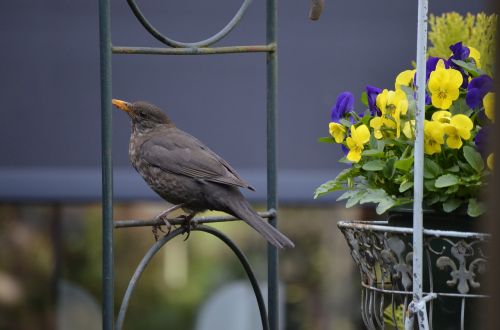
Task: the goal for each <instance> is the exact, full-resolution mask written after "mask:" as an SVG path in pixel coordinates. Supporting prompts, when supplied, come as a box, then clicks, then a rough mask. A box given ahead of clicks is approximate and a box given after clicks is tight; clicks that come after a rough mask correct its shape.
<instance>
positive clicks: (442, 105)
mask: <svg viewBox="0 0 500 330" xmlns="http://www.w3.org/2000/svg"><path fill="white" fill-rule="evenodd" d="M462 81H463V78H462V75H461V74H460V72H459V71H457V70H455V69H446V66H445V64H444V61H443V60H439V61H438V63H437V65H436V70H434V71H432V72H431V74H430V76H429V83H428V87H429V91H430V92H431V100H432V105H433V106H434V107H436V108H438V109H443V110H447V109H449V108H450V106H451V104H452V103H453V101H455V100H456V99H458V96H459V95H460V93H459V88H460V85H462Z"/></svg>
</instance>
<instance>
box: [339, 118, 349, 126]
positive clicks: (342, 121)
mask: <svg viewBox="0 0 500 330" xmlns="http://www.w3.org/2000/svg"><path fill="white" fill-rule="evenodd" d="M340 123H341V124H342V125H344V126H345V127H351V125H352V123H351V122H350V121H349V120H347V119H344V118H342V119H341V120H340Z"/></svg>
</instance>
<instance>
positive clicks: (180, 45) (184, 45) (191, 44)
mask: <svg viewBox="0 0 500 330" xmlns="http://www.w3.org/2000/svg"><path fill="white" fill-rule="evenodd" d="M251 2H252V0H244V1H243V3H242V4H241V7H240V9H238V11H237V12H236V14H235V15H234V17H233V18H232V19H231V20H230V21H229V23H227V25H226V26H225V27H224V28H223V29H222V30H220V31H219V32H217V33H216V34H214V35H213V36H211V37H210V38H208V39H205V40H201V41H198V42H181V41H176V40H174V39H171V38H168V37H166V36H164V35H163V34H162V33H161V32H160V31H158V30H157V29H156V28H155V27H154V26H153V25H151V23H150V22H149V21H148V20H147V19H146V17H144V15H143V14H142V12H141V10H140V9H139V6H137V4H136V3H135V0H127V3H128V5H129V6H130V9H131V10H132V12H133V13H134V15H135V17H136V18H137V19H138V20H139V22H140V23H141V24H142V26H144V28H145V29H146V30H148V32H149V33H150V34H151V35H152V36H153V37H155V38H156V39H157V40H158V41H160V42H161V43H164V44H165V45H167V46H170V47H175V48H199V47H207V46H210V45H212V44H214V43H216V42H217V41H219V40H221V39H222V38H224V37H225V36H226V35H227V34H228V33H229V32H231V30H233V28H234V27H235V26H236V24H238V23H239V21H240V20H241V18H242V17H243V15H244V14H245V12H246V10H247V8H248V6H250V3H251Z"/></svg>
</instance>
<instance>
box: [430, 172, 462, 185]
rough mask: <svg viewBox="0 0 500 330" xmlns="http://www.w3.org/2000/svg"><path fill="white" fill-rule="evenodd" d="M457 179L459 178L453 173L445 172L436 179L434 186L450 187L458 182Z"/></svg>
mask: <svg viewBox="0 0 500 330" xmlns="http://www.w3.org/2000/svg"><path fill="white" fill-rule="evenodd" d="M458 181H459V178H458V176H456V175H455V174H445V175H441V176H440V177H439V178H437V179H436V183H435V184H434V186H435V187H436V188H444V187H450V186H453V185H456V184H458Z"/></svg>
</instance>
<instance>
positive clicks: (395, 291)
mask: <svg viewBox="0 0 500 330" xmlns="http://www.w3.org/2000/svg"><path fill="white" fill-rule="evenodd" d="M338 226H339V228H340V230H341V231H342V233H343V234H344V236H345V238H346V241H347V243H348V245H349V247H350V250H351V256H352V258H353V259H354V262H355V263H356V265H357V266H358V268H359V271H360V274H361V286H362V291H361V313H362V319H363V322H364V323H365V325H366V327H367V328H368V329H384V328H386V327H387V322H389V323H390V324H391V326H393V327H394V328H396V329H402V328H404V327H403V326H402V324H404V320H405V317H406V311H407V310H408V305H409V303H410V302H411V297H412V290H413V283H412V271H413V267H412V262H413V247H412V236H411V235H412V228H404V227H392V226H389V225H388V224H387V222H385V221H375V222H363V221H351V222H348V221H342V222H340V223H339V225H338ZM488 242H489V235H487V234H482V233H468V232H453V231H450V232H448V231H437V230H424V259H425V262H426V265H427V267H426V269H425V275H424V279H425V282H424V283H423V284H424V290H425V291H427V292H426V293H427V294H428V293H435V294H437V296H438V299H437V300H436V301H432V302H430V303H429V309H428V314H429V320H430V322H431V325H432V323H433V321H434V323H436V322H437V323H439V322H440V321H439V317H441V318H444V317H448V316H447V315H445V314H444V312H443V311H442V309H439V308H443V306H444V309H447V308H448V307H449V306H454V307H453V308H455V307H456V308H457V310H458V313H459V314H460V315H459V317H457V318H456V321H457V322H458V323H459V324H458V325H456V326H455V327H454V328H457V329H465V324H466V321H467V318H466V311H467V306H469V305H471V304H473V301H477V299H478V298H487V295H486V294H485V292H483V291H481V289H482V288H481V275H483V274H484V273H485V272H486V270H487V265H488V258H487V256H486V255H485V254H484V252H483V251H484V250H485V247H486V245H487V244H488ZM440 304H441V305H440ZM448 309H449V308H448ZM443 315H444V316H443ZM398 318H401V319H400V320H399V321H398ZM453 320H455V319H453ZM439 326H440V325H439V324H434V329H439ZM431 329H432V328H431Z"/></svg>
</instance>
